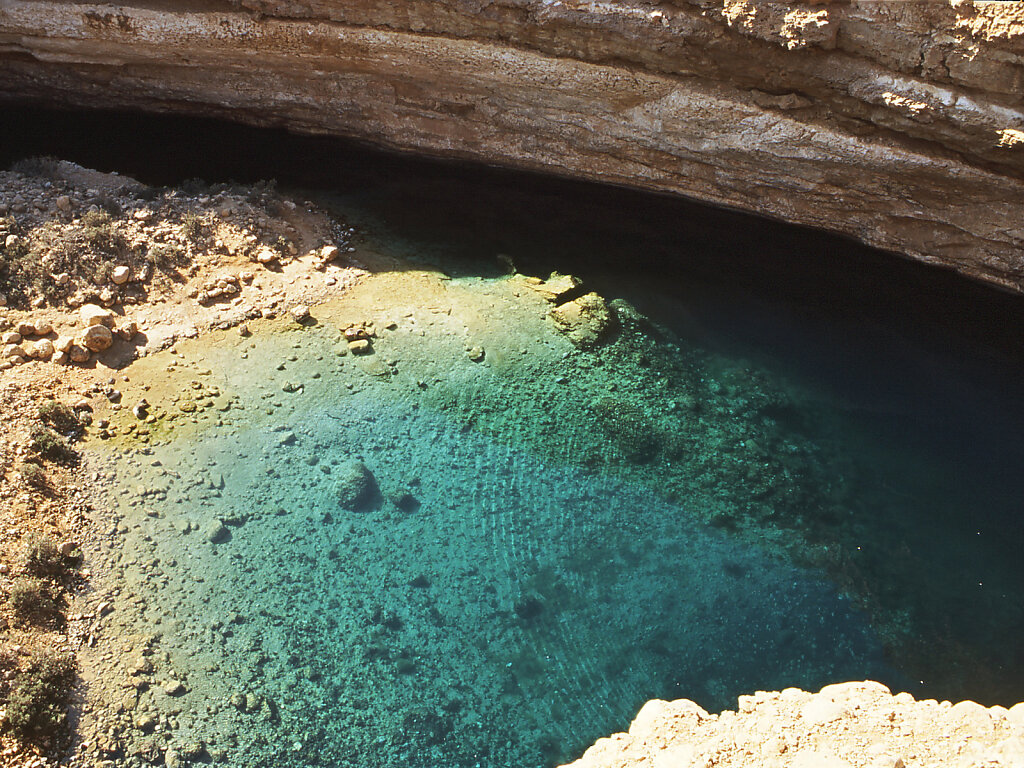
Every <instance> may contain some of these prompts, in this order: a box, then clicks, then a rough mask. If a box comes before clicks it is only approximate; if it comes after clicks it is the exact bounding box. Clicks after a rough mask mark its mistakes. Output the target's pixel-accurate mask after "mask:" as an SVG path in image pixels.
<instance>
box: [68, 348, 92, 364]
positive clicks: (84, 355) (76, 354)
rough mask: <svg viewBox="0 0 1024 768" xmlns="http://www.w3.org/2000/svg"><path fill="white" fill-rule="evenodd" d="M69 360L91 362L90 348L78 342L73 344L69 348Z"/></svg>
mask: <svg viewBox="0 0 1024 768" xmlns="http://www.w3.org/2000/svg"><path fill="white" fill-rule="evenodd" d="M67 356H68V360H70V361H71V362H72V363H87V362H89V350H88V349H86V348H85V347H83V346H80V345H78V344H72V345H71V346H70V347H68V350H67Z"/></svg>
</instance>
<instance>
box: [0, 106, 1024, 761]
mask: <svg viewBox="0 0 1024 768" xmlns="http://www.w3.org/2000/svg"><path fill="white" fill-rule="evenodd" d="M22 116H23V119H22V120H19V121H12V122H11V123H10V124H8V125H7V126H5V129H4V130H5V135H4V136H3V137H2V138H3V141H0V145H2V146H3V149H4V152H5V153H6V156H5V157H4V158H3V160H4V162H5V163H8V162H10V161H12V160H16V159H18V158H20V157H26V156H30V155H38V154H49V155H56V156H59V157H61V158H64V159H67V160H72V161H75V162H78V163H81V164H83V165H85V166H87V167H94V168H98V169H101V170H107V171H110V170H116V171H119V172H121V173H124V174H127V175H131V176H134V177H136V178H139V179H140V180H142V181H144V182H147V183H153V184H179V183H182V182H185V181H186V180H188V179H192V178H200V179H202V180H203V182H204V183H215V182H221V181H227V180H228V179H236V180H239V181H252V180H257V179H266V178H271V177H272V178H275V179H277V180H278V185H279V188H280V189H282V190H284V191H286V192H293V193H294V194H296V195H297V196H298V197H299V198H302V199H310V200H314V201H316V202H317V204H319V205H321V206H323V207H325V208H327V209H328V210H330V211H332V212H333V213H334V214H335V215H336V216H337V217H338V218H339V220H342V221H344V222H345V223H346V224H347V225H350V226H351V227H353V228H354V229H355V230H356V232H357V242H358V243H359V250H360V252H363V251H365V252H368V253H372V254H377V255H378V256H381V257H385V259H386V263H387V264H388V265H390V266H389V267H388V268H378V269H371V270H370V271H371V273H372V274H370V275H369V276H368V277H367V278H366V279H365V280H363V281H362V282H360V283H359V284H358V285H357V286H356V287H354V288H352V289H351V290H349V291H345V292H342V293H339V295H338V297H337V298H336V299H335V300H332V301H330V302H328V303H326V304H324V305H322V306H318V307H314V308H313V309H312V315H313V318H312V322H310V323H308V324H306V325H298V324H296V323H294V322H291V321H290V320H289V319H288V318H283V319H278V320H273V321H266V322H265V323H263V324H261V325H258V326H255V327H254V328H253V334H252V336H247V337H242V336H239V335H238V334H237V333H233V332H230V331H222V332H211V333H209V334H204V335H202V336H200V337H199V338H197V339H192V340H184V341H181V342H180V343H178V344H176V345H175V347H174V349H173V350H172V351H165V352H161V353H158V354H155V355H152V356H149V357H146V358H144V359H142V360H140V361H138V362H136V363H134V364H133V365H132V366H131V368H130V369H129V370H130V378H131V380H132V381H133V382H136V383H145V384H146V386H147V389H146V393H147V394H146V397H147V399H148V401H149V402H150V403H152V404H153V407H154V408H165V409H166V410H167V411H169V412H173V413H175V414H176V416H178V417H179V418H178V419H177V421H176V427H175V428H174V429H157V428H154V429H153V431H152V433H151V434H148V435H147V439H146V440H145V441H143V442H139V441H137V440H136V441H133V440H129V439H121V440H113V441H110V442H109V443H106V444H104V443H99V442H91V443H90V444H89V445H88V446H87V448H86V457H87V461H88V462H89V463H90V467H91V468H93V469H95V472H96V477H97V478H98V480H97V494H99V496H100V497H101V498H103V499H104V500H105V505H104V507H105V509H106V510H107V511H106V512H104V513H103V514H104V515H105V517H104V518H103V519H102V521H101V523H102V525H104V526H105V528H104V530H105V532H106V536H105V539H104V542H105V543H104V545H103V547H101V549H100V550H99V551H97V552H96V553H95V555H94V556H95V558H96V559H97V561H98V567H97V570H98V572H100V574H101V576H100V577H99V578H102V579H106V580H107V583H109V584H114V585H116V587H117V589H118V590H119V592H120V595H121V599H122V600H123V601H124V602H125V604H126V606H127V608H126V610H125V611H124V612H123V617H124V618H123V619H120V620H121V621H123V624H122V626H121V627H120V630H121V631H122V632H123V633H124V634H125V635H126V636H128V635H131V634H135V635H140V636H145V637H147V638H148V640H147V642H148V643H151V644H152V645H153V647H154V648H156V649H158V654H157V655H156V658H158V659H162V660H163V662H164V663H167V664H169V665H173V666H174V668H175V669H176V670H177V674H178V675H179V676H180V677H181V678H182V679H183V680H184V681H185V689H186V691H187V692H186V693H185V694H184V696H182V697H180V698H174V699H171V703H172V705H173V706H174V707H175V708H176V711H175V713H174V715H173V717H174V720H175V728H176V731H177V732H178V734H179V736H180V738H181V739H183V740H185V741H188V740H190V739H191V740H195V741H201V742H202V743H204V744H206V745H207V749H209V750H210V751H211V754H212V753H213V752H216V753H218V754H220V755H223V756H224V758H225V759H227V760H228V761H229V764H231V765H247V764H252V765H280V766H287V765H296V766H299V765H302V766H332V767H333V766H360V767H361V768H366V767H367V766H374V765H379V766H410V767H414V768H427V767H428V766H439V765H445V766H511V765H517V766H537V767H538V768H539V767H541V766H555V765H559V764H561V763H564V762H568V761H570V760H572V759H574V758H575V757H578V756H579V755H580V754H582V752H583V750H584V749H585V748H586V747H587V746H588V745H589V744H590V743H592V742H593V741H594V740H595V739H597V738H599V737H601V736H603V735H607V734H609V733H611V732H614V731H619V730H624V729H626V728H627V727H628V724H629V721H630V720H631V719H632V717H633V715H634V714H635V713H636V712H637V711H638V709H639V708H640V707H641V705H642V704H643V703H644V702H645V701H647V700H649V699H652V698H666V699H675V698H690V699H693V700H695V701H696V702H697V703H698V704H700V705H701V706H703V707H704V708H706V709H708V710H711V711H716V710H719V709H723V708H729V707H734V706H735V699H736V697H737V696H738V695H740V694H744V693H749V692H752V691H754V690H759V689H760V690H771V689H781V688H784V687H788V686H798V687H802V688H805V689H810V690H816V689H818V688H820V687H821V686H823V685H826V684H829V683H833V682H838V681H844V680H860V679H874V680H878V681H881V682H883V683H885V684H886V685H888V686H890V687H891V688H892V689H893V690H907V691H910V692H911V693H913V694H914V695H915V696H918V697H930V698H939V699H952V700H959V699H965V698H970V699H974V700H976V701H979V702H981V703H983V704H986V705H992V704H1005V705H1008V704H1011V703H1014V702H1016V701H1018V700H1019V699H1020V698H1021V692H1022V690H1024V654H1022V649H1021V646H1020V643H1019V638H1020V637H1021V635H1022V633H1024V606H1022V603H1021V600H1020V594H1021V587H1022V585H1024V578H1022V577H1024V565H1022V560H1021V558H1020V552H1021V551H1022V550H1024V526H1022V525H1021V519H1020V515H1021V513H1022V512H1024V509H1022V501H1021V499H1022V498H1024V494H1022V490H1024V488H1022V485H1024V483H1022V480H1021V473H1020V467H1021V466H1022V465H1024V441H1022V440H1021V439H1020V435H1021V434H1024V409H1021V408H1020V403H1021V402H1024V376H1022V375H1021V374H1022V373H1024V355H1022V350H1021V346H1020V338H1021V330H1022V329H1024V322H1022V321H1024V302H1022V301H1021V299H1020V298H1019V297H1016V296H1011V295H1008V294H1004V293H1001V292H997V291H994V290H991V289H988V288H986V287H984V286H980V285H976V284H973V283H970V282H968V281H965V280H963V279H960V278H958V277H956V276H953V275H950V274H948V273H945V272H940V271H936V270H933V269H929V268H925V267H922V266H920V265H916V264H912V263H909V262H906V261H903V260H900V259H899V258H898V257H895V256H893V255H889V254H882V253H878V252H875V251H871V250H869V249H866V248H863V247H861V246H858V245H856V244H854V243H851V242H849V241H846V240H842V239H838V238H835V237H832V236H829V235H826V234H823V233H820V232H814V231H809V230H806V229H800V228H796V227H791V226H787V225H784V224H780V223H777V222H770V221H764V220H760V219H757V218H754V217H750V216H746V215H742V214H739V213H735V212H730V211H724V210H719V209H714V208H708V207H705V206H700V205H697V204H694V203H689V202H686V201H681V200H676V199H670V198H665V197H659V196H653V195H647V194H640V193H636V192H631V191H627V190H619V189H608V188H602V187H599V186H595V185H590V184H584V183H578V182H569V181H564V180H558V179H551V178H545V177H539V176H533V175H527V174H519V173H513V172H509V171H501V170H495V169H487V168H479V167H467V166H462V165H458V164H453V163H441V162H433V161H426V160H421V159H415V158H408V157H401V156H395V155H387V154H381V153H379V152H376V151H373V150H370V149H367V148H365V147H359V146H352V145H346V144H344V143H342V142H338V141H334V140H326V139H311V138H300V137H295V136H289V135H286V134H283V133H279V132H270V131H258V130H255V129H247V128H241V127H238V126H232V125H228V124H222V123H215V122H202V121H187V120H182V119H177V118H166V117H161V118H156V117H141V116H137V115H121V114H100V113H97V114H92V113H89V114H74V115H68V114H62V113H58V112H46V111H41V110H28V109H26V110H24V111H23V115H22ZM381 263H385V262H381ZM554 271H558V272H560V273H562V274H572V275H575V276H578V277H579V278H580V279H581V281H582V284H583V286H584V287H585V290H586V291H594V292H596V293H597V294H599V295H600V296H601V297H603V299H604V300H605V301H606V302H607V306H608V307H610V311H611V316H612V320H611V326H610V328H609V329H608V330H607V334H606V336H605V337H604V338H602V339H601V340H600V342H599V343H598V342H595V343H586V344H580V343H574V339H573V338H571V337H570V336H567V335H566V334H565V333H563V332H562V331H561V330H560V329H559V328H558V327H557V326H555V325H552V323H551V322H550V321H549V320H548V318H547V315H548V313H549V306H548V303H547V299H546V298H545V297H544V295H543V294H542V292H541V291H538V290H537V287H538V285H543V283H542V282H541V280H540V279H543V278H547V276H548V275H549V274H550V273H552V272H554ZM537 278H540V279H537ZM358 324H363V325H366V324H369V325H370V326H371V327H372V328H373V331H374V333H373V347H374V349H373V354H372V355H366V356H358V355H354V354H342V355H339V351H342V352H343V351H344V337H343V336H342V335H341V331H340V329H343V328H346V327H350V326H353V325H358ZM576 341H578V340H576ZM126 418H128V415H126ZM143 695H144V696H150V697H151V698H152V701H153V706H154V707H155V708H157V709H159V708H160V707H162V706H167V697H166V696H164V697H163V698H161V697H162V696H163V694H162V693H161V691H159V690H157V691H151V692H149V693H145V694H143ZM182 702H184V703H182ZM176 738H177V737H176Z"/></svg>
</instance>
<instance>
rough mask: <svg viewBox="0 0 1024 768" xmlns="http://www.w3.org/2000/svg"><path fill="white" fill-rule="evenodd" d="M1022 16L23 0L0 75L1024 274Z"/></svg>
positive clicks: (17, 87) (44, 97)
mask: <svg viewBox="0 0 1024 768" xmlns="http://www.w3.org/2000/svg"><path fill="white" fill-rule="evenodd" d="M1022 14H1024V11H1021V9H1020V8H1019V7H1018V4H1015V3H972V2H961V1H959V0H957V1H956V2H953V1H951V2H943V3H899V4H886V3H875V2H858V1H856V0H855V1H854V2H849V3H826V4H823V5H822V4H816V5H808V6H796V7H790V6H788V5H785V4H780V3H760V2H757V3H755V2H750V1H749V0H723V1H722V2H710V1H707V2H672V3H667V4H665V3H663V4H658V5H655V4H651V3H641V2H629V3H616V4H608V3H597V2H583V1H580V2H571V3H557V4H551V3H543V2H538V1H537V0H500V1H496V2H484V3H480V2H471V1H470V0H449V1H448V2H441V3H438V2H411V3H402V4H401V5H400V6H396V5H395V4H393V3H386V2H371V1H370V0H365V1H364V2H358V3H342V2H315V1H312V0H309V1H306V2H288V3H282V2H272V1H263V0H237V1H234V2H227V3H211V2H194V3H163V4H160V5H158V6H154V5H152V4H147V3H125V4H121V5H119V6H117V8H116V9H113V8H111V7H110V6H105V5H99V4H90V3H61V4H56V5H55V4H53V3H42V2H37V1H33V0H11V2H8V3H5V4H4V7H3V8H0V71H2V72H3V74H4V77H3V79H2V85H0V94H2V96H3V98H5V99H7V100H17V99H21V100H25V99H28V100H34V101H37V102H44V103H54V102H56V101H60V102H62V103H68V104H76V105H82V106H89V107H96V106H104V107H109V108H134V109H145V110H151V111H158V112H180V113H187V114H193V115H208V116H217V117H227V118H230V119H233V120H237V121H242V122H248V123H252V124H256V125H265V126H266V125H272V126H287V127H288V128H290V129H292V130H295V131H300V132H307V133H326V134H334V135H339V136H348V137H355V138H360V139H365V140H369V141H372V142H374V143H377V144H380V145H384V146H389V147H394V148H398V149H403V150H411V151H416V152H420V153H426V154H432V155H440V156H448V157H458V158H463V159H472V160H482V161H485V162H492V163H498V164H503V165H510V166H516V167H521V168H530V169H537V170H544V171H547V172H551V173H557V174H562V175H567V176H576V177H582V178H587V179H594V180H598V181H603V182H609V183H615V184H623V185H629V186H634V187H640V188H644V189H651V190H658V191H666V192H673V193H679V194H684V195H688V196H691V197H695V198H698V199H701V200H706V201H709V202H714V203H718V204H722V205H727V206H732V207H736V208H740V209H743V210H748V211H754V212H757V213H760V214H763V215H767V216H772V217H775V218H779V219H783V220H786V221H791V222H797V223H802V224H808V225H811V226H815V227H821V228H824V229H829V230H832V231H836V232H842V233H844V234H847V235H849V236H852V237H854V238H856V239H858V240H861V241H863V242H865V243H868V244H871V245H874V246H877V247H880V248H884V249H888V250H892V251H895V252H898V253H902V254H905V255H907V256H911V257H913V258H915V259H920V260H922V261H925V262H928V263H932V264H938V265H942V266H946V267H950V268H952V269H955V270H958V271H960V272H962V273H964V274H967V275H970V276H972V277H976V278H979V279H982V280H986V281H989V282H992V283H996V284H999V285H1002V286H1004V287H1008V288H1012V289H1014V290H1020V289H1021V287H1022V282H1021V274H1022V264H1021V259H1020V252H1021V246H1022V244H1024V231H1022V230H1021V228H1020V223H1019V221H1020V213H1021V207H1020V203H1019V201H1020V200H1021V199H1024V182H1022V179H1021V174H1022V170H1024V114H1022V112H1021V107H1020V96H1019V94H1020V90H1021V82H1022V78H1024V74H1022V72H1024V68H1022V66H1021V65H1020V63H1019V61H1020V57H1021V53H1022V51H1024V15H1022ZM253 62H258V66H252V63H253Z"/></svg>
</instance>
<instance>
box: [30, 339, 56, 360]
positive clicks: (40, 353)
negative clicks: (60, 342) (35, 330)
mask: <svg viewBox="0 0 1024 768" xmlns="http://www.w3.org/2000/svg"><path fill="white" fill-rule="evenodd" d="M28 354H29V357H31V358H33V359H34V360H49V359H50V358H51V357H53V342H52V341H50V340H49V339H40V340H39V341H35V342H32V344H31V345H30V346H29V348H28Z"/></svg>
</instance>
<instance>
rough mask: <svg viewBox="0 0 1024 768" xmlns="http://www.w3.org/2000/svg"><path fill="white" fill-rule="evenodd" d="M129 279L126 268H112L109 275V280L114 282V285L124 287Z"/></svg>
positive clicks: (128, 271)
mask: <svg viewBox="0 0 1024 768" xmlns="http://www.w3.org/2000/svg"><path fill="white" fill-rule="evenodd" d="M129 277H131V270H130V269H128V267H124V266H121V267H114V270H113V272H111V273H110V279H111V280H113V281H114V285H124V284H125V283H127V282H128V278H129Z"/></svg>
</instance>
